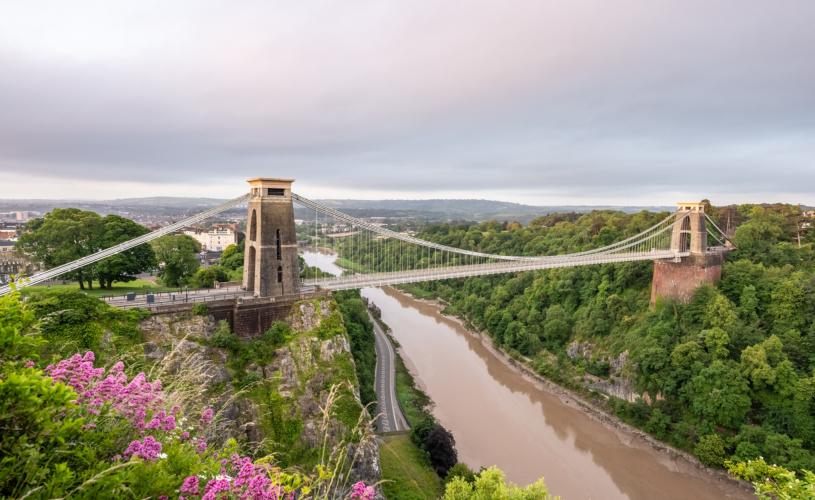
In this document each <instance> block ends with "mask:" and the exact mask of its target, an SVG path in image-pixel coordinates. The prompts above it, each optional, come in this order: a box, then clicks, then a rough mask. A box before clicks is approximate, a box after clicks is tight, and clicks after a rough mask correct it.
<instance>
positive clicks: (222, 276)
mask: <svg viewBox="0 0 815 500" xmlns="http://www.w3.org/2000/svg"><path fill="white" fill-rule="evenodd" d="M228 280H229V276H228V275H227V274H226V271H224V269H223V268H222V267H221V266H210V267H206V268H202V269H199V270H197V271H195V274H193V275H192V278H190V285H191V286H192V287H194V288H212V287H213V286H215V282H216V281H228Z"/></svg>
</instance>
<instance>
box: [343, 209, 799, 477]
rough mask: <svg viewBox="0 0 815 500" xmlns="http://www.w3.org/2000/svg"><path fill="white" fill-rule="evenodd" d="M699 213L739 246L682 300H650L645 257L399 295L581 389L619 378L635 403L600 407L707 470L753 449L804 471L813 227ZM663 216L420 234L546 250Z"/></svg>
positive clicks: (795, 218)
mask: <svg viewBox="0 0 815 500" xmlns="http://www.w3.org/2000/svg"><path fill="white" fill-rule="evenodd" d="M711 211H712V213H713V215H714V218H717V219H718V220H720V221H721V226H722V227H725V226H726V225H727V224H728V223H729V224H730V225H731V226H735V225H736V224H737V223H738V225H737V228H736V229H735V232H734V234H733V236H732V240H733V243H734V244H735V245H736V248H737V249H736V250H735V251H733V252H731V253H730V254H729V255H728V257H727V260H726V263H725V264H724V268H723V278H722V281H721V283H719V285H718V286H716V287H703V288H701V289H699V290H698V292H697V293H696V295H695V297H694V298H693V300H692V301H691V302H690V303H689V304H686V305H685V304H678V303H674V302H670V301H664V302H660V303H658V304H656V306H654V307H650V306H649V299H650V283H651V275H652V264H651V263H643V262H641V263H625V264H614V265H602V266H587V267H580V268H572V269H556V270H547V271H539V272H528V273H519V274H517V275H511V276H506V275H504V276H488V277H478V278H469V279H466V280H448V281H440V282H432V283H427V284H423V285H421V286H412V287H410V290H411V291H413V292H415V293H418V294H422V295H424V296H433V297H438V298H441V299H443V300H444V301H445V302H447V304H448V310H449V311H450V312H452V313H454V314H458V315H460V316H462V317H464V318H466V319H467V320H468V321H469V322H470V323H471V324H472V326H473V327H475V328H477V329H480V330H483V331H486V332H487V333H488V334H489V335H490V337H491V338H492V339H493V340H494V341H495V342H496V343H497V344H498V345H500V346H501V347H503V348H504V349H505V350H507V351H509V352H510V353H513V354H514V355H515V356H517V357H519V358H524V359H525V360H526V362H528V363H529V364H530V365H531V366H532V367H533V368H534V369H536V370H537V371H538V372H539V373H541V374H543V375H545V376H547V377H549V378H552V379H555V380H557V381H559V382H561V383H563V384H565V385H569V386H571V387H574V388H578V389H583V388H585V386H586V384H585V382H586V381H587V380H598V379H603V378H607V377H609V376H610V375H612V374H613V375H618V376H619V378H621V379H622V380H623V381H624V383H627V384H629V385H630V386H631V387H632V388H633V389H634V390H635V391H636V392H637V393H639V394H642V395H643V398H642V399H639V400H638V401H637V402H635V403H628V402H626V401H623V400H618V399H614V398H612V399H611V400H610V402H609V407H610V409H611V410H613V411H615V412H616V413H617V414H618V415H619V416H620V417H621V418H623V419H625V420H626V421H628V422H630V423H633V424H635V425H638V426H640V427H642V428H644V429H645V430H647V431H648V432H650V433H651V434H653V435H654V436H656V437H658V438H660V439H662V440H665V441H668V442H670V443H671V444H673V445H675V446H678V447H680V448H683V449H686V450H689V451H692V452H693V453H695V454H696V455H697V456H698V457H699V458H700V459H701V460H702V461H703V462H705V463H707V464H710V465H714V466H722V465H724V463H725V461H726V460H729V459H732V460H735V461H743V460H749V459H755V458H758V457H760V456H761V457H764V458H765V459H766V460H767V461H768V462H769V463H775V464H778V465H782V466H784V467H787V468H790V469H793V470H799V471H800V470H801V469H809V470H813V469H815V315H814V314H813V313H814V312H815V254H813V249H812V243H813V236H815V235H813V232H809V233H806V232H802V229H801V228H802V220H801V219H800V214H799V210H798V208H797V207H792V206H784V205H780V206H747V205H745V206H738V207H729V208H728V209H715V208H711ZM666 215H667V214H665V213H661V214H655V213H648V212H640V213H637V214H623V213H619V212H613V211H596V212H592V213H590V214H585V215H578V214H552V215H549V216H546V217H542V218H539V219H536V220H534V221H532V222H531V223H530V224H528V225H526V226H522V225H521V224H518V223H498V222H487V223H481V224H441V225H434V226H429V227H427V228H426V229H425V230H424V231H423V232H422V233H421V234H420V237H422V238H425V239H428V240H432V241H436V242H440V243H444V244H447V245H451V246H455V247H459V248H467V249H474V250H479V251H482V252H490V253H501V254H526V255H541V254H557V253H564V252H569V251H580V250H585V249H588V248H594V247H599V246H602V245H606V244H609V243H612V242H614V241H617V240H619V239H621V238H624V237H626V236H630V235H633V234H636V233H637V232H639V231H641V230H643V229H645V228H646V227H649V226H650V225H652V224H654V223H655V222H658V221H659V220H661V219H662V218H664V217H665V216H666ZM728 219H729V220H728ZM384 244H388V243H384ZM376 255H387V252H376V253H373V254H368V255H365V256H362V257H361V258H360V259H359V261H360V262H362V263H364V265H365V266H366V267H372V268H376V267H378V266H380V265H382V263H381V262H374V261H373V260H372V259H373V258H374V257H375V256H376ZM570 346H571V347H572V349H569V347H570ZM576 347H579V349H575V348H576ZM569 351H571V354H572V355H570V353H569ZM576 351H577V354H575V352H576ZM615 365H617V367H618V368H620V365H622V366H621V368H620V372H621V373H613V372H615V371H616V369H617V368H615Z"/></svg>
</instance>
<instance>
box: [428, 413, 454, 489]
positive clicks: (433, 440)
mask: <svg viewBox="0 0 815 500" xmlns="http://www.w3.org/2000/svg"><path fill="white" fill-rule="evenodd" d="M423 445H424V449H425V450H426V451H427V453H428V454H429V455H430V465H432V466H433V470H435V471H436V473H437V474H438V475H439V476H440V477H444V476H446V475H447V471H449V470H450V468H451V467H453V466H454V465H456V463H457V462H458V453H457V452H456V440H455V438H453V434H452V433H451V432H450V431H448V430H447V429H445V428H444V427H442V426H441V425H440V424H436V425H435V426H433V428H432V429H430V432H429V433H428V434H427V436H426V437H425V438H424V443H423Z"/></svg>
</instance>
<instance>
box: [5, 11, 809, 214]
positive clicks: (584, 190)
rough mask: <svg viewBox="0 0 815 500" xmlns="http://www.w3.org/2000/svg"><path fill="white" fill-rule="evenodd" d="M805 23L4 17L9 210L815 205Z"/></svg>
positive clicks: (436, 14)
mask: <svg viewBox="0 0 815 500" xmlns="http://www.w3.org/2000/svg"><path fill="white" fill-rule="evenodd" d="M814 159H815V2H814V1H812V0H800V1H785V0H772V1H765V0H754V1H750V0H732V1H717V0H698V1H697V0H677V1H660V0H636V1H617V0H597V1H583V0H562V1H547V0H529V1H514V0H491V1H478V0H467V1H449V0H447V1H444V0H428V1H417V0H403V1H399V2H396V1H387V0H371V1H362V0H351V1H349V0H343V1H333V2H331V1H325V2H321V1H308V0H297V1H287V2H274V1H269V0H264V1H257V2H252V1H237V2H236V1H234V0H233V1H223V2H216V1H203V0H196V1H189V2H188V1H178V0H174V1H171V2H168V1H166V0H165V1H147V0H138V1H132V2H130V1H110V0H102V1H98V2H86V1H80V0H72V1H70V2H68V1H64V0H57V1H53V2H43V1H36V0H25V1H3V2H1V3H0V188H2V189H1V190H0V197H2V198H22V197H58V198H115V197H131V196H153V195H180V196H214V197H231V196H236V195H238V194H240V193H242V192H243V191H245V190H246V184H245V182H244V181H245V179H246V178H249V177H257V176H282V177H294V178H296V179H297V183H296V188H297V189H296V190H297V191H298V192H300V193H302V194H304V195H307V196H313V197H334V198H383V197H388V198H435V197H463V198H492V199H500V200H506V201H517V202H524V203H534V204H557V203H586V204H606V203H612V204H634V203H642V204H662V205H664V204H671V203H673V202H675V201H679V200H680V199H685V198H687V199H691V200H693V199H699V198H702V197H709V198H710V199H711V200H712V201H713V202H714V203H729V202H736V201H789V202H796V203H797V202H804V203H812V204H815V160H814Z"/></svg>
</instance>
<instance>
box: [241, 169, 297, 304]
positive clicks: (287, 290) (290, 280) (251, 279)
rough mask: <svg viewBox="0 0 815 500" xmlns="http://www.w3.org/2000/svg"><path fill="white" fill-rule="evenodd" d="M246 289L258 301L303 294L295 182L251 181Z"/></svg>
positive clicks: (286, 180) (244, 283)
mask: <svg viewBox="0 0 815 500" xmlns="http://www.w3.org/2000/svg"><path fill="white" fill-rule="evenodd" d="M248 182H249V186H250V187H251V189H250V197H249V207H248V211H247V232H248V235H247V238H246V240H245V251H244V267H243V288H244V289H245V290H247V291H251V292H252V293H253V294H254V295H255V296H256V297H279V296H282V295H290V294H296V293H298V292H299V291H300V264H299V262H298V259H297V234H296V231H295V227H294V207H293V205H292V196H291V185H292V183H293V182H294V181H293V180H292V179H272V178H257V179H250V180H249V181H248Z"/></svg>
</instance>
